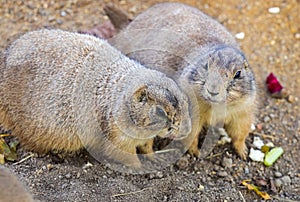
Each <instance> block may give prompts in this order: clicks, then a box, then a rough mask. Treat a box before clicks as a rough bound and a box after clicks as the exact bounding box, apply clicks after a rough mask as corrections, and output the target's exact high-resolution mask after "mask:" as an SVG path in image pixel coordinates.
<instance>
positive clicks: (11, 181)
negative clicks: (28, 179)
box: [0, 166, 34, 202]
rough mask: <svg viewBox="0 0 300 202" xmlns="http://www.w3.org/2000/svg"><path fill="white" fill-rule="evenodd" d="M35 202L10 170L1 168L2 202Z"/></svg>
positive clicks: (0, 200) (0, 201)
mask: <svg viewBox="0 0 300 202" xmlns="http://www.w3.org/2000/svg"><path fill="white" fill-rule="evenodd" d="M15 201H20V202H33V201H34V200H33V198H32V196H31V194H30V193H29V192H28V191H27V190H26V189H25V187H24V186H23V185H22V183H21V182H20V181H19V180H18V179H17V177H16V176H15V175H14V174H13V173H12V172H10V170H9V169H8V168H5V167H3V166H0V202H15Z"/></svg>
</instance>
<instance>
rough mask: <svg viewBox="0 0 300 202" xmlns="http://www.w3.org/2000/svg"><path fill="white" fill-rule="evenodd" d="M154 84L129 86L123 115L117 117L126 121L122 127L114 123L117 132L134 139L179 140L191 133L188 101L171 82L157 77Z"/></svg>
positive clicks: (165, 78)
mask: <svg viewBox="0 0 300 202" xmlns="http://www.w3.org/2000/svg"><path fill="white" fill-rule="evenodd" d="M142 79H143V78H142ZM145 80H147V79H145ZM155 80H156V81H155V82H151V83H147V82H143V85H139V86H136V87H135V86H134V85H133V86H132V89H131V93H129V94H126V98H124V100H125V102H124V103H125V105H123V106H122V111H123V112H124V113H122V114H123V115H122V116H119V117H126V118H127V119H128V120H127V123H126V124H124V123H125V122H123V124H122V121H118V123H119V128H120V129H121V130H122V131H123V132H125V133H127V135H130V136H132V137H134V138H153V137H155V136H159V137H165V138H171V139H182V138H184V137H186V136H187V135H188V134H189V133H190V132H191V118H190V115H189V105H188V98H187V96H186V95H185V94H183V93H182V92H181V90H180V89H179V88H178V87H177V85H176V84H175V82H174V81H172V80H171V79H169V78H167V77H157V78H155ZM140 81H141V80H138V81H135V82H137V83H140ZM124 115H125V116H124ZM119 120H120V119H119ZM120 123H121V124H120ZM129 133H130V134H129Z"/></svg>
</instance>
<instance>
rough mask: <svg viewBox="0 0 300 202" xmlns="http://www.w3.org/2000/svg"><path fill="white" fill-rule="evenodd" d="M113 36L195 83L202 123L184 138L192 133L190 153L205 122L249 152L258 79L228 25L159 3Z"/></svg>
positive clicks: (129, 51) (149, 62)
mask: <svg viewBox="0 0 300 202" xmlns="http://www.w3.org/2000/svg"><path fill="white" fill-rule="evenodd" d="M106 10H109V7H107V8H106ZM107 13H108V14H109V12H107ZM109 17H113V16H109ZM112 22H117V21H116V20H115V21H113V20H112ZM119 22H126V21H124V20H123V21H120V20H119ZM125 25H126V24H125ZM125 25H119V27H124V26H125ZM109 42H110V43H111V44H112V45H113V46H115V47H116V48H117V49H119V50H121V51H122V52H123V53H124V54H125V55H127V56H129V57H130V58H133V59H135V60H137V61H139V62H140V63H141V64H143V65H145V66H146V67H149V68H154V69H156V70H159V71H162V72H164V73H166V74H167V75H168V76H170V77H173V78H177V79H176V80H186V81H187V82H189V83H190V84H191V85H192V87H193V89H194V92H195V94H196V96H197V103H192V105H199V110H200V114H199V117H198V126H199V127H193V132H192V133H191V136H189V137H188V138H186V139H185V140H184V141H183V142H184V143H185V144H186V145H188V144H190V140H191V139H193V143H192V144H191V146H190V148H189V153H190V154H193V155H195V156H199V155H200V152H199V149H198V147H197V145H198V134H199V132H200V131H201V129H202V128H203V126H212V127H214V126H217V125H220V124H221V125H224V127H225V129H226V131H227V133H228V135H229V136H230V137H231V138H232V142H233V146H234V148H235V149H236V152H237V153H238V154H239V156H241V157H242V158H243V159H245V158H246V153H247V147H246V145H245V139H246V137H247V136H248V133H249V131H250V126H251V123H252V122H253V119H254V112H255V97H256V82H255V78H254V74H253V72H252V70H251V68H250V66H249V64H248V61H247V60H246V57H245V56H244V54H243V53H242V51H241V49H240V47H239V45H238V43H237V42H236V40H235V39H234V37H233V36H232V35H231V34H230V33H229V32H228V31H227V30H226V28H225V27H224V26H222V25H221V24H220V23H219V22H217V21H216V20H214V19H212V18H211V17H209V16H207V15H206V14H204V13H202V12H201V11H200V10H198V9H196V8H193V7H191V6H188V5H185V4H182V3H160V4H156V5H154V6H153V7H151V8H149V9H148V10H146V11H144V12H143V13H141V14H140V15H138V16H137V17H136V18H135V19H133V21H132V22H130V23H129V24H128V25H127V27H125V28H124V29H123V30H122V31H121V32H120V33H118V34H117V35H116V36H114V37H113V38H112V39H110V40H109ZM182 88H183V89H184V87H183V86H182ZM194 125H195V124H193V126H194Z"/></svg>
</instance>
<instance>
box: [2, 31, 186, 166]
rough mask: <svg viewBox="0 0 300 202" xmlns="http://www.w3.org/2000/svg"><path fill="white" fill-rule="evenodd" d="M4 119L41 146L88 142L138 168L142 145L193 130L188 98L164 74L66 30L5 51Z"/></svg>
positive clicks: (147, 149)
mask: <svg viewBox="0 0 300 202" xmlns="http://www.w3.org/2000/svg"><path fill="white" fill-rule="evenodd" d="M0 73H1V78H2V79H1V81H0V97H1V99H0V123H2V124H3V125H4V127H5V128H8V129H12V134H13V135H15V136H17V137H18V138H19V139H20V141H21V143H22V145H23V146H24V147H26V148H27V149H29V150H33V151H36V152H47V151H49V150H59V151H60V150H62V151H66V152H72V151H76V150H79V149H81V148H82V147H83V146H84V147H85V148H86V149H87V150H88V151H89V152H90V153H92V155H93V156H94V157H95V156H96V157H98V155H102V154H104V156H107V157H109V158H110V159H113V160H115V161H118V162H121V163H123V164H125V165H127V166H130V167H134V168H139V167H141V163H140V161H139V159H138V157H137V155H136V149H137V147H140V150H142V152H143V153H153V151H152V143H153V138H154V137H155V136H160V137H170V138H175V139H181V138H183V137H186V136H187V134H188V133H189V132H190V130H191V121H190V116H189V113H188V98H187V97H186V95H185V94H183V93H182V92H181V90H180V88H179V87H178V86H177V84H176V83H175V82H174V81H173V80H172V79H170V78H168V77H166V76H165V75H164V74H162V73H160V72H158V71H155V70H150V69H147V68H145V67H143V66H141V65H139V64H138V63H137V62H134V61H133V60H130V59H129V58H127V57H125V56H124V55H122V54H121V53H120V52H119V51H117V50H116V49H114V48H113V47H112V46H111V45H109V44H108V43H107V42H106V41H104V40H101V39H98V38H96V37H92V36H88V35H84V34H78V33H71V32H66V31H61V30H39V31H33V32H29V33H26V34H25V35H23V36H21V37H20V38H19V39H17V40H16V41H14V42H13V43H12V44H11V46H10V47H9V48H8V49H7V50H6V51H5V52H4V53H3V55H2V58H1V65H0Z"/></svg>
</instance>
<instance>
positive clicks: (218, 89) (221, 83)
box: [188, 46, 256, 104]
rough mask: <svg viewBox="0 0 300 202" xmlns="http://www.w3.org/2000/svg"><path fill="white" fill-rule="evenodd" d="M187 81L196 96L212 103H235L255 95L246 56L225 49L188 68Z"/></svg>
mask: <svg viewBox="0 0 300 202" xmlns="http://www.w3.org/2000/svg"><path fill="white" fill-rule="evenodd" d="M188 80H189V82H190V83H192V84H193V86H194V88H195V89H196V93H197V95H198V96H200V98H202V99H203V100H204V101H205V102H207V103H211V104H217V103H227V104H230V103H234V102H238V101H239V100H240V99H243V98H248V97H251V96H252V95H254V94H255V91H256V87H255V78H254V75H253V72H252V70H251V69H250V67H249V64H248V62H247V60H246V58H245V56H244V55H243V54H242V53H241V52H240V51H239V50H237V49H235V48H232V47H228V46H224V47H219V48H215V49H213V51H211V52H209V53H208V54H207V55H205V57H204V58H201V59H200V60H199V62H198V63H197V64H196V65H195V66H193V67H191V68H189V70H188Z"/></svg>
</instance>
